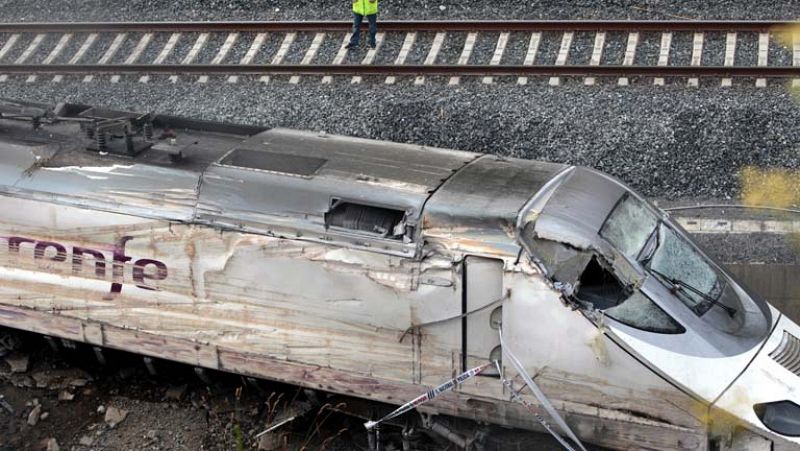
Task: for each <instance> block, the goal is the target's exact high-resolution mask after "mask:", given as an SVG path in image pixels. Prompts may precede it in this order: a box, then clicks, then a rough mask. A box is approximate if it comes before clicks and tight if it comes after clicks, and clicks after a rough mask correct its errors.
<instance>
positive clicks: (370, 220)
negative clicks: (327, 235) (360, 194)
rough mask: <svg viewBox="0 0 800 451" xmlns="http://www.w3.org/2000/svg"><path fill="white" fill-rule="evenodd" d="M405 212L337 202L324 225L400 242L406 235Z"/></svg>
mask: <svg viewBox="0 0 800 451" xmlns="http://www.w3.org/2000/svg"><path fill="white" fill-rule="evenodd" d="M405 216H406V212H405V211H403V210H392V209H389V208H382V207H373V206H370V205H361V204H354V203H350V202H337V203H335V204H334V206H333V208H331V211H329V212H328V213H327V214H326V215H325V225H326V226H327V227H336V228H339V229H347V230H352V231H356V232H361V233H366V234H369V235H373V236H376V237H380V238H388V239H394V240H402V239H403V236H404V235H406V227H405V222H404V221H403V220H404V219H405Z"/></svg>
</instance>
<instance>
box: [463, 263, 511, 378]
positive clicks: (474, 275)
mask: <svg viewBox="0 0 800 451" xmlns="http://www.w3.org/2000/svg"><path fill="white" fill-rule="evenodd" d="M463 277H464V283H463V285H464V290H463V291H462V305H461V310H462V313H467V312H472V311H474V310H476V309H479V308H481V307H483V306H485V305H487V304H491V303H492V302H494V301H496V300H498V299H500V298H501V297H502V296H503V261H502V260H497V259H491V258H483V257H474V256H469V257H467V258H466V259H465V260H464V272H463ZM497 308H499V305H498V306H495V307H491V308H487V309H484V310H481V311H479V312H475V313H472V314H470V315H468V316H466V317H464V318H463V319H462V325H461V326H462V327H461V330H462V335H461V337H462V338H461V340H462V341H461V346H462V361H461V366H462V370H465V369H469V368H473V367H475V366H478V365H480V364H483V363H486V361H487V360H489V359H492V360H494V359H497V360H499V359H500V355H501V352H500V337H499V336H498V333H497V325H495V324H493V315H492V313H493V312H494V311H495V310H496V309H497ZM498 311H499V310H498ZM496 316H497V315H496V314H495V315H494V317H496ZM486 374H491V372H488V373H486Z"/></svg>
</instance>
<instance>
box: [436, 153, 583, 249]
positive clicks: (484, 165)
mask: <svg viewBox="0 0 800 451" xmlns="http://www.w3.org/2000/svg"><path fill="white" fill-rule="evenodd" d="M566 168H567V166H564V165H560V164H555V163H546V162H535V161H525V160H518V159H503V158H499V157H496V156H483V157H481V158H480V159H478V160H476V161H474V162H473V163H471V164H469V165H468V166H466V167H465V168H464V169H462V170H461V171H459V172H458V173H456V174H455V175H454V176H453V177H452V178H450V179H449V180H448V181H447V182H446V183H445V184H444V185H443V186H442V187H441V188H440V189H439V190H438V191H436V193H435V194H434V195H433V196H432V197H431V199H430V201H428V203H427V205H426V208H425V218H424V225H425V235H426V236H427V237H429V238H431V239H437V240H448V241H450V242H451V244H452V245H455V246H456V248H454V249H452V250H454V251H462V252H473V253H478V254H489V255H491V254H514V253H516V252H518V251H519V247H518V245H517V244H516V238H515V232H514V227H515V224H516V221H517V216H518V215H519V212H520V210H521V209H522V207H523V206H524V205H525V203H526V202H527V201H528V200H529V199H530V198H531V197H532V196H533V195H534V194H535V193H536V192H537V191H539V189H541V187H542V186H544V185H545V184H546V183H547V182H548V181H549V180H551V179H552V178H553V177H554V176H556V175H557V174H558V173H559V172H561V171H563V170H564V169H566Z"/></svg>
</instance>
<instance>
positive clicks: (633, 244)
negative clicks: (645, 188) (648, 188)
mask: <svg viewBox="0 0 800 451" xmlns="http://www.w3.org/2000/svg"><path fill="white" fill-rule="evenodd" d="M658 221H659V219H658V217H657V216H656V215H654V214H653V212H651V211H650V210H649V209H648V208H647V207H646V206H645V205H644V203H642V202H641V201H640V200H638V199H636V198H635V197H633V196H629V195H625V196H623V198H622V200H621V201H620V202H619V203H618V204H617V206H616V207H615V208H614V211H612V212H611V215H609V217H608V219H607V220H606V222H605V224H603V228H602V229H601V230H600V236H602V237H603V238H605V239H607V240H608V241H609V242H610V243H611V244H613V245H614V246H615V247H616V248H617V249H618V250H619V251H620V252H621V253H623V254H624V255H626V256H627V257H629V258H632V259H636V257H637V256H638V255H639V251H640V250H641V249H642V247H644V245H645V243H646V242H647V238H649V237H650V234H651V233H652V232H653V230H654V229H655V228H656V225H658Z"/></svg>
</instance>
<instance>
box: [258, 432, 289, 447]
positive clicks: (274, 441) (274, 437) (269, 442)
mask: <svg viewBox="0 0 800 451" xmlns="http://www.w3.org/2000/svg"><path fill="white" fill-rule="evenodd" d="M285 438H286V434H285V433H276V432H270V433H267V434H264V435H262V436H261V437H259V438H258V451H277V450H279V449H284V446H283V445H284V440H285Z"/></svg>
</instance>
